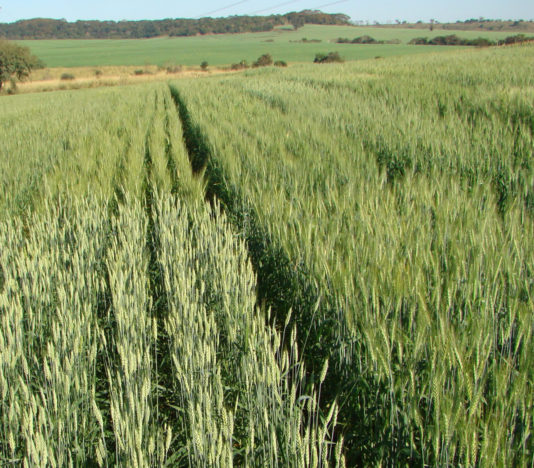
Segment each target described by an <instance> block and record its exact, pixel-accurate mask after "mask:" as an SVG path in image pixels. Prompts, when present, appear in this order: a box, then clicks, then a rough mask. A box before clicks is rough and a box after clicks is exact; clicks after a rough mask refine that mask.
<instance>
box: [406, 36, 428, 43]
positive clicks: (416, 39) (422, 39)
mask: <svg viewBox="0 0 534 468" xmlns="http://www.w3.org/2000/svg"><path fill="white" fill-rule="evenodd" d="M408 44H410V45H428V39H427V38H426V37H414V38H413V39H412V40H411V41H410V42H408Z"/></svg>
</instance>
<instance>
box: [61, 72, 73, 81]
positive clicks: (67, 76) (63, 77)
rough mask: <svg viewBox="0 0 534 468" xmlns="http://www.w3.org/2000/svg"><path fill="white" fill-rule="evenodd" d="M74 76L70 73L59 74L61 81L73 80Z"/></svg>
mask: <svg viewBox="0 0 534 468" xmlns="http://www.w3.org/2000/svg"><path fill="white" fill-rule="evenodd" d="M75 78H76V77H75V76H74V75H73V74H72V73H63V74H62V75H61V80H62V81H72V80H74V79H75Z"/></svg>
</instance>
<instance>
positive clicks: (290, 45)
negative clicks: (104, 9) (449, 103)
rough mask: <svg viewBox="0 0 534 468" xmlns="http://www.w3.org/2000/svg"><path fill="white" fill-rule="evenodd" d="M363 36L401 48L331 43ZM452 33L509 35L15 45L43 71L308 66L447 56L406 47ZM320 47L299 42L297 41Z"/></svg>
mask: <svg viewBox="0 0 534 468" xmlns="http://www.w3.org/2000/svg"><path fill="white" fill-rule="evenodd" d="M364 34H367V35H369V36H371V37H373V38H375V39H377V40H392V39H399V40H400V41H401V44H383V45H356V44H337V43H335V40H336V39H337V38H338V37H347V38H349V39H353V38H355V37H358V36H362V35H364ZM443 34H457V35H458V36H460V37H466V38H475V37H479V36H483V37H487V38H488V39H492V40H496V39H501V38H504V37H506V36H508V35H510V33H506V32H488V31H481V32H480V33H479V32H478V31H446V32H444V31H421V30H413V29H387V28H373V27H351V26H318V25H307V26H304V27H302V28H300V29H299V30H297V31H293V30H288V29H285V28H280V29H277V30H275V31H271V32H265V33H247V34H222V35H207V36H195V37H180V38H168V37H161V38H156V39H106V40H43V41H20V42H21V43H23V44H24V45H27V46H28V47H30V49H31V50H32V52H33V53H34V54H36V55H37V56H38V57H39V58H41V59H42V60H43V61H44V62H45V63H46V65H47V66H48V67H82V66H99V65H100V66H104V65H145V64H151V65H162V64H164V63H166V62H172V63H179V64H182V65H198V64H200V62H202V61H204V60H206V61H207V62H208V63H209V64H210V65H228V64H231V63H235V62H239V61H241V60H247V61H249V62H252V61H253V60H255V59H256V58H258V57H259V56H260V55H262V54H265V53H270V54H271V55H272V56H273V57H274V59H275V60H285V61H286V62H310V61H312V60H313V59H314V57H315V54H316V53H327V52H330V51H332V50H335V51H338V52H339V53H340V54H341V55H342V56H343V57H344V58H345V59H346V60H359V59H368V58H373V57H377V56H380V57H389V56H394V55H407V54H418V53H427V52H433V51H447V50H451V48H450V47H440V46H410V45H407V42H408V41H409V40H410V39H412V38H414V37H421V36H427V37H434V36H438V35H443ZM304 38H306V39H307V40H308V41H310V40H314V39H315V40H319V41H321V42H312V43H309V42H308V43H305V42H302V39H304Z"/></svg>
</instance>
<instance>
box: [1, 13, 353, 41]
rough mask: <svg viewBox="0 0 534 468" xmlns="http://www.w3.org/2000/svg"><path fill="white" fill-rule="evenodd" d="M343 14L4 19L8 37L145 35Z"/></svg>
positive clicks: (336, 18)
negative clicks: (82, 19)
mask: <svg viewBox="0 0 534 468" xmlns="http://www.w3.org/2000/svg"><path fill="white" fill-rule="evenodd" d="M349 20H350V18H349V17H348V16H346V15H343V14H327V13H323V12H321V11H316V10H304V11H301V12H292V13H287V14H285V15H270V16H229V17H226V18H209V17H208V18H200V19H163V20H153V21H149V20H144V21H76V22H72V23H70V22H68V21H66V20H63V19H61V20H56V19H43V18H37V19H31V20H21V21H16V22H14V23H0V38H4V39H15V40H17V39H18V40H21V39H141V38H144V39H146V38H151V37H158V36H196V35H202V34H226V33H243V32H263V31H272V30H273V29H274V27H275V26H282V25H285V24H290V25H292V26H293V27H294V28H295V29H297V28H299V27H301V26H303V25H304V24H328V25H347V24H349Z"/></svg>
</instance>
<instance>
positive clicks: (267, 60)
mask: <svg viewBox="0 0 534 468" xmlns="http://www.w3.org/2000/svg"><path fill="white" fill-rule="evenodd" d="M272 64H273V58H272V56H271V54H263V55H262V56H261V57H259V58H258V60H256V61H255V62H254V63H253V65H252V66H253V67H268V66H269V65H272Z"/></svg>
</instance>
